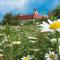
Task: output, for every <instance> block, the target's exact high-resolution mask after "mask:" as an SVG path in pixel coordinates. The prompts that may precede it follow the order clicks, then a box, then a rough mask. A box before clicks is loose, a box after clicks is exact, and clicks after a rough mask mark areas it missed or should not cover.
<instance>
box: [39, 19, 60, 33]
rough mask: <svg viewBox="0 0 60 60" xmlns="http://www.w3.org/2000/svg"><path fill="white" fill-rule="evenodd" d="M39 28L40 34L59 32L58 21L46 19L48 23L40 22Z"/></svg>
mask: <svg viewBox="0 0 60 60" xmlns="http://www.w3.org/2000/svg"><path fill="white" fill-rule="evenodd" d="M40 26H41V28H40V29H41V32H47V31H51V32H53V31H60V19H58V20H56V21H53V22H52V21H51V20H50V19H48V23H46V22H42V24H41V25H40Z"/></svg>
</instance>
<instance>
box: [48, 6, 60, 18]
mask: <svg viewBox="0 0 60 60" xmlns="http://www.w3.org/2000/svg"><path fill="white" fill-rule="evenodd" d="M49 16H50V17H51V16H54V17H55V18H60V5H58V6H57V7H56V8H55V9H53V10H52V11H50V12H49Z"/></svg>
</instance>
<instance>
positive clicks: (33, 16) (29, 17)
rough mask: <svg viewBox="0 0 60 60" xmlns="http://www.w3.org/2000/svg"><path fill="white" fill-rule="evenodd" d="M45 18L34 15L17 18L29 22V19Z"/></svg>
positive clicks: (18, 16)
mask: <svg viewBox="0 0 60 60" xmlns="http://www.w3.org/2000/svg"><path fill="white" fill-rule="evenodd" d="M42 17H43V16H40V15H37V14H32V15H17V16H16V18H17V19H20V20H27V19H41V18H42Z"/></svg>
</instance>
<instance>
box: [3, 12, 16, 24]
mask: <svg viewBox="0 0 60 60" xmlns="http://www.w3.org/2000/svg"><path fill="white" fill-rule="evenodd" d="M6 23H8V24H9V25H14V23H15V17H14V16H13V15H12V14H11V13H6V14H5V15H4V18H3V25H5V24H6Z"/></svg>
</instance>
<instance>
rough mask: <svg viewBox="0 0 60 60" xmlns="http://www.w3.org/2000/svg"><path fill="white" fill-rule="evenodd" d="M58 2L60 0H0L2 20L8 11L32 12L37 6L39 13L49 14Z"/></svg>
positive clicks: (59, 2)
mask: <svg viewBox="0 0 60 60" xmlns="http://www.w3.org/2000/svg"><path fill="white" fill-rule="evenodd" d="M58 4H60V0H0V21H2V19H3V16H4V15H5V14H6V13H9V12H11V13H12V14H14V15H16V14H22V15H23V14H32V13H33V10H34V9H35V8H36V9H37V11H38V12H39V14H41V15H47V14H48V12H49V11H50V10H52V9H54V8H55V7H56V6H57V5H58Z"/></svg>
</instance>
